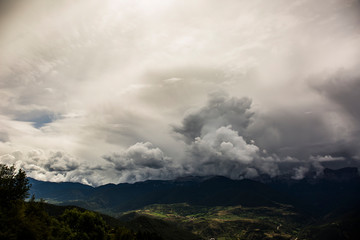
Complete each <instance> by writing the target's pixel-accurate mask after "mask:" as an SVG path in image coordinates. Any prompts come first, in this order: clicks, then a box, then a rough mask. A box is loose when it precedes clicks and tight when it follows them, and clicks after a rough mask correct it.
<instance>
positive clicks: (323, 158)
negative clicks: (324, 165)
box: [310, 155, 345, 162]
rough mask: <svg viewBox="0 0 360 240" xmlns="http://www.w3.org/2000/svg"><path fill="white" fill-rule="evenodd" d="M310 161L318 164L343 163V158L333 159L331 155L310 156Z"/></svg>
mask: <svg viewBox="0 0 360 240" xmlns="http://www.w3.org/2000/svg"><path fill="white" fill-rule="evenodd" d="M310 160H312V161H319V162H331V161H344V160H345V158H344V157H333V156H331V155H325V156H320V155H317V156H310Z"/></svg>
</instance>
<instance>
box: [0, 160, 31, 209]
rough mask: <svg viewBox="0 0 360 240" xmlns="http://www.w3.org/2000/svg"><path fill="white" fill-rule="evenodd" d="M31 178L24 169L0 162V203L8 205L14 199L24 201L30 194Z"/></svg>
mask: <svg viewBox="0 0 360 240" xmlns="http://www.w3.org/2000/svg"><path fill="white" fill-rule="evenodd" d="M30 186H31V185H30V184H29V180H28V179H27V178H26V174H25V172H24V171H23V170H21V169H19V170H18V171H17V172H16V171H15V167H14V166H11V167H8V166H6V165H3V164H0V204H1V206H6V205H8V204H11V202H13V201H18V200H21V201H23V200H24V199H25V198H26V197H28V196H29V193H28V191H29V189H30Z"/></svg>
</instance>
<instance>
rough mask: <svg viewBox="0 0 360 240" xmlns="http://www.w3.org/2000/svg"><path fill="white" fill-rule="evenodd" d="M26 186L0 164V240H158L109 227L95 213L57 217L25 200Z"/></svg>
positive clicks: (23, 179)
mask: <svg viewBox="0 0 360 240" xmlns="http://www.w3.org/2000/svg"><path fill="white" fill-rule="evenodd" d="M30 187H31V186H30V184H29V182H28V179H27V178H26V174H25V172H24V171H22V170H18V171H16V170H15V168H14V167H13V166H11V167H8V166H6V165H3V164H0V240H22V239H26V240H37V239H41V240H43V239H44V240H46V239H48V240H57V239H59V240H60V239H61V240H161V239H162V238H161V237H159V236H158V235H156V234H155V233H149V232H142V231H139V232H134V231H132V230H129V229H128V228H126V227H124V226H110V225H109V224H107V223H106V222H105V221H104V219H103V218H102V217H101V216H100V215H99V214H98V213H95V212H90V211H86V210H84V211H82V210H80V209H77V208H72V209H66V210H64V212H63V213H62V214H60V215H58V216H51V215H49V213H48V212H47V211H46V210H45V205H46V203H44V202H43V201H35V198H34V196H33V197H32V198H31V199H30V200H29V201H25V199H26V198H27V197H28V196H29V195H28V191H29V189H30Z"/></svg>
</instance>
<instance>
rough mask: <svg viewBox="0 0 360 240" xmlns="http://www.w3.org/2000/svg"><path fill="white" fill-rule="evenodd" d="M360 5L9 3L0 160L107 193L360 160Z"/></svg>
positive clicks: (1, 34) (343, 0) (1, 35)
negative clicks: (188, 178) (157, 182)
mask: <svg viewBox="0 0 360 240" xmlns="http://www.w3.org/2000/svg"><path fill="white" fill-rule="evenodd" d="M359 5H360V4H359V1H354V0H324V1H321V2H320V1H312V0H295V1H291V2H289V1H287V0H269V1H262V0H256V1H247V0H229V1H227V2H226V3H225V2H220V1H215V0H200V1H192V2H190V1H187V2H184V1H172V0H171V1H161V0H152V1H147V0H137V1H130V0H125V1H117V0H105V1H97V0H79V1H76V2H74V1H70V0H66V1H41V0H29V1H10V0H3V1H0V13H1V14H0V20H1V21H0V62H1V68H0V98H1V99H0V159H1V163H6V164H15V165H16V166H17V167H22V168H24V169H25V170H26V171H27V172H28V174H29V175H30V176H32V177H35V178H38V179H41V180H51V181H79V182H83V183H86V184H92V185H99V184H104V183H108V182H115V183H118V182H133V181H142V180H146V179H171V178H176V177H177V176H181V175H206V174H213V175H224V176H229V177H232V178H242V177H255V176H257V175H259V174H268V175H270V176H275V175H278V174H283V173H285V172H291V174H292V176H293V177H294V178H296V179H299V178H301V177H303V176H305V175H306V174H307V172H309V171H313V170H315V171H316V172H321V169H322V168H324V167H327V166H333V167H343V166H357V167H359V165H360V162H359V161H360V152H359V149H360V146H359V142H360V139H359V136H360V134H359V133H360V120H359V119H360V110H359V104H357V98H358V97H357V96H358V92H359V86H360V83H359V82H360V80H359V79H360V77H359V76H360V71H359V70H358V66H359V63H360V62H359V59H360V47H359V42H360V29H359V27H358V26H359V24H360V15H359V9H360V6H359Z"/></svg>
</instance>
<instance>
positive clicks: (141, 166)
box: [103, 142, 180, 182]
mask: <svg viewBox="0 0 360 240" xmlns="http://www.w3.org/2000/svg"><path fill="white" fill-rule="evenodd" d="M103 158H104V159H105V160H106V161H108V162H110V163H113V164H114V166H115V169H116V170H117V171H118V174H119V175H120V176H119V178H120V179H125V180H126V181H130V182H134V181H141V180H144V179H148V178H155V179H159V178H172V177H174V176H176V175H177V174H180V171H178V170H179V169H175V167H174V162H173V161H172V159H171V158H169V157H167V156H166V155H165V154H164V152H163V151H162V150H161V149H160V148H158V147H154V146H153V145H152V144H151V143H149V142H146V143H143V142H138V143H136V144H134V145H132V146H130V147H129V148H127V149H126V150H124V151H121V152H118V153H113V154H112V155H106V156H103Z"/></svg>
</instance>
